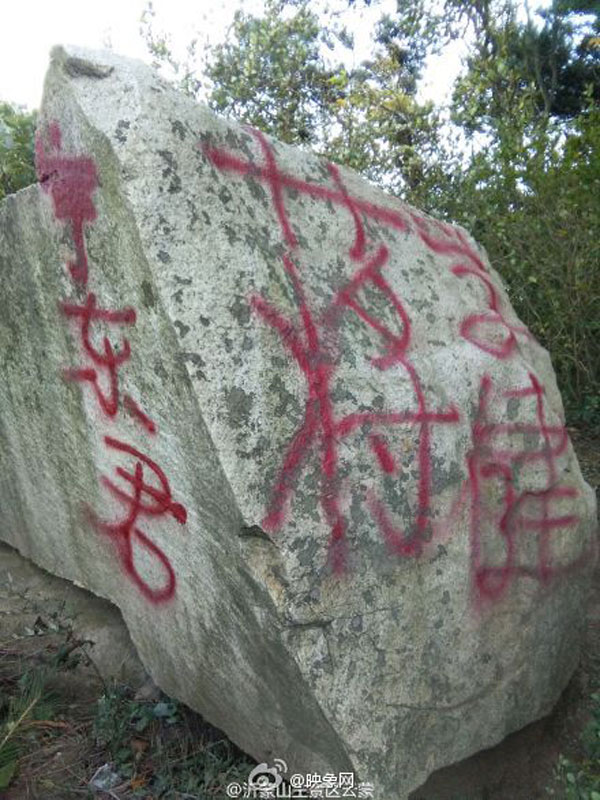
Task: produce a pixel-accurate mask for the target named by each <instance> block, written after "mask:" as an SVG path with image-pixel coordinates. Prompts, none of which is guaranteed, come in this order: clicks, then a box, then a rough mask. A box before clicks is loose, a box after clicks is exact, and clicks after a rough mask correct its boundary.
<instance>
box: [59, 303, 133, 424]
mask: <svg viewBox="0 0 600 800" xmlns="http://www.w3.org/2000/svg"><path fill="white" fill-rule="evenodd" d="M60 308H61V310H62V313H63V314H64V315H65V316H66V317H69V318H71V319H76V320H78V321H79V322H80V334H81V343H82V345H83V349H84V351H85V353H86V354H87V355H88V356H89V358H90V359H91V360H92V362H93V363H94V364H95V366H96V367H97V368H98V369H100V370H104V371H105V372H106V373H107V375H108V383H109V387H110V389H109V393H108V394H106V393H105V392H104V391H103V390H102V389H101V387H100V383H99V376H98V369H90V368H83V369H68V370H65V372H64V376H65V378H66V379H67V380H71V381H83V382H89V383H91V384H92V385H93V387H94V391H95V393H96V397H97V398H98V402H99V403H100V407H101V408H102V410H103V411H104V413H105V414H107V416H109V417H114V416H116V414H117V411H118V409H119V378H118V371H119V367H120V366H121V365H122V364H123V363H124V362H125V361H127V360H128V359H129V358H130V356H131V347H130V345H129V341H128V340H127V339H123V342H122V347H121V351H120V352H119V353H115V351H114V350H113V347H112V345H111V343H110V341H109V339H108V337H107V336H105V337H104V339H103V352H100V351H98V350H97V349H96V348H95V347H94V345H93V344H92V341H91V338H90V326H91V323H92V321H95V320H101V321H104V322H106V323H107V324H112V325H117V324H124V325H133V324H134V323H135V320H136V314H135V311H134V309H133V308H125V309H123V310H122V311H111V310H109V309H103V308H98V307H97V305H96V295H95V294H93V293H92V292H89V293H88V296H87V298H86V301H85V304H84V305H82V306H78V305H75V304H73V303H66V302H62V303H61V304H60Z"/></svg>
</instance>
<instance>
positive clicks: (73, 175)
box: [35, 122, 98, 285]
mask: <svg viewBox="0 0 600 800" xmlns="http://www.w3.org/2000/svg"><path fill="white" fill-rule="evenodd" d="M48 139H49V141H50V153H49V154H48V153H47V152H46V150H45V148H44V143H43V142H42V136H41V134H40V133H38V134H37V136H36V141H35V152H36V167H37V176H38V180H39V181H40V183H41V185H42V189H43V190H44V191H45V192H49V193H50V196H51V197H52V203H53V206H54V215H55V217H56V218H57V219H59V220H61V221H63V222H70V223H71V231H72V234H73V243H74V245H75V255H76V258H75V261H73V262H69V270H70V271H71V275H72V276H73V278H74V280H76V281H78V282H80V283H82V284H83V285H85V284H86V283H87V279H88V259H87V252H86V247H85V238H84V232H83V226H84V223H86V222H93V221H94V220H95V219H96V207H95V206H94V202H93V200H92V195H93V193H94V191H95V189H96V187H97V186H98V175H97V172H96V165H95V164H94V161H93V160H92V159H91V158H89V157H88V156H65V155H62V154H61V149H62V148H61V132H60V128H59V126H58V124H57V123H56V122H52V123H50V125H49V126H48Z"/></svg>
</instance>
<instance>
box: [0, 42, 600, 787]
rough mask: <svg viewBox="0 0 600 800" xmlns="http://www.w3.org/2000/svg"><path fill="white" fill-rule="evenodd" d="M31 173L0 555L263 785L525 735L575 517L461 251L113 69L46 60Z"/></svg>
mask: <svg viewBox="0 0 600 800" xmlns="http://www.w3.org/2000/svg"><path fill="white" fill-rule="evenodd" d="M38 174H39V177H40V185H39V186H36V187H31V188H30V189H27V190H25V191H23V192H20V193H19V194H18V195H15V196H13V197H9V198H8V199H7V200H6V201H5V203H4V204H3V206H2V208H1V209H0V237H1V238H0V276H1V277H0V280H1V284H0V348H1V349H0V353H1V355H0V359H1V361H0V365H1V366H0V379H1V383H0V475H1V478H0V508H1V509H2V517H1V520H2V521H1V523H0V536H1V537H2V538H3V539H4V540H5V541H6V542H8V543H10V544H11V545H12V546H14V547H15V548H17V549H18V550H19V551H20V552H22V553H23V554H24V555H26V556H27V557H29V558H31V559H33V560H34V561H35V562H36V563H38V564H40V565H42V566H43V567H44V568H45V569H47V570H49V571H51V572H53V573H55V574H57V575H61V576H63V577H65V578H68V579H70V580H73V581H76V582H77V583H79V584H81V585H82V586H85V587H86V588H88V589H90V590H91V591H93V592H94V593H96V594H98V595H100V596H102V597H106V598H109V599H110V600H111V601H112V602H113V603H115V604H116V605H117V606H118V607H119V608H120V610H121V612H122V614H123V617H124V619H125V622H126V624H127V626H128V629H129V631H130V634H131V637H132V640H133V642H134V644H135V646H136V648H137V650H138V653H139V655H140V658H141V660H142V662H143V663H144V666H145V667H146V669H147V670H148V671H149V673H150V674H151V675H152V677H153V679H154V680H155V681H156V683H157V684H158V685H159V686H160V687H161V688H162V689H164V690H165V691H166V692H167V693H169V694H171V695H173V696H176V697H178V698H180V699H181V700H183V701H185V702H186V703H188V704H189V705H190V706H192V707H193V708H195V709H197V710H199V711H200V712H201V713H202V714H203V715H204V716H205V717H206V718H207V719H208V720H209V721H210V722H212V723H213V724H215V725H216V726H218V727H219V728H221V729H223V730H225V731H226V732H227V734H228V735H229V736H230V737H231V738H232V739H233V740H234V741H235V742H236V743H237V744H238V745H240V746H241V747H242V748H243V749H245V750H246V751H247V752H249V753H250V754H252V755H253V756H254V757H256V758H257V759H258V760H259V761H267V762H269V763H272V762H273V760H274V759H276V758H281V759H283V760H285V761H286V762H287V765H288V768H289V772H290V773H308V772H310V773H322V774H323V773H334V774H337V773H339V772H348V771H352V770H354V771H355V772H356V781H357V782H358V781H360V782H363V783H364V784H365V785H364V786H363V788H362V791H363V795H365V796H366V795H367V794H368V791H369V785H368V784H373V787H374V788H373V796H375V797H378V798H382V799H384V800H389V799H390V798H404V797H406V796H407V794H408V793H409V792H410V791H411V790H412V789H414V788H415V787H417V786H419V785H420V784H421V783H422V782H423V781H424V780H425V779H426V777H427V775H429V774H430V773H431V772H432V771H433V770H435V769H437V768H439V767H441V766H443V765H446V764H449V763H452V762H454V761H457V760H459V759H462V758H464V757H466V756H467V755H469V754H470V753H473V752H475V751H477V750H479V749H481V748H484V747H489V746H491V745H493V744H495V743H496V742H498V741H500V740H501V739H502V738H503V737H504V736H505V735H506V734H507V733H509V732H510V731H513V730H515V729H517V728H519V727H521V726H523V725H525V724H526V723H528V722H530V721H531V720H533V719H536V718H538V717H540V716H541V715H543V714H545V713H547V712H548V711H549V709H550V708H551V706H552V705H553V703H554V702H555V701H556V699H557V697H558V695H559V693H560V692H561V690H562V689H563V688H564V686H565V684H566V683H567V681H568V679H569V677H570V675H571V674H572V671H573V670H574V668H575V666H576V664H577V659H578V648H579V642H580V633H581V623H582V618H581V608H582V602H583V598H584V596H585V593H586V591H587V587H588V585H589V576H590V574H591V566H592V564H593V562H594V559H595V554H596V533H595V529H594V519H595V515H594V509H595V501H594V497H593V493H592V492H591V490H590V489H589V487H588V486H587V485H586V484H585V483H584V481H583V479H582V476H581V473H580V470H579V466H578V464H577V461H576V458H575V455H574V453H573V450H572V448H571V445H570V443H569V441H568V438H567V436H566V432H565V430H564V427H563V410H562V405H561V400H560V396H559V393H558V390H557V387H556V381H555V377H554V373H553V371H552V367H551V364H550V359H549V357H548V354H547V353H546V352H545V351H544V350H543V349H542V348H541V347H540V346H539V344H537V343H536V342H535V341H534V339H533V338H532V337H531V335H530V334H529V333H528V332H527V331H526V329H525V328H524V327H523V326H522V325H521V324H520V323H519V321H518V319H517V318H516V316H515V314H514V311H513V310H512V308H511V306H510V303H509V300H508V297H507V295H506V292H505V290H504V288H503V286H502V284H501V281H500V280H499V278H498V276H497V275H496V274H495V272H494V271H493V270H492V269H491V267H490V265H489V263H488V262H487V259H486V256H485V254H484V253H483V252H482V251H481V250H480V248H479V247H478V246H477V245H476V244H475V243H474V242H473V241H472V239H471V238H470V237H469V236H468V234H467V233H466V232H464V231H463V230H461V229H458V228H452V227H450V226H448V225H443V224H441V223H438V222H435V221H434V220H432V219H430V218H428V217H426V216H424V215H422V214H420V213H418V212H417V211H416V210H415V209H413V208H411V207H409V206H406V205H405V204H403V203H401V202H400V201H398V200H396V199H393V198H391V197H388V196H386V195H385V194H384V193H383V192H381V191H380V190H379V189H377V188H375V187H373V186H371V185H370V184H368V183H366V182H365V181H364V180H362V179H361V178H359V177H358V176H357V175H356V174H354V173H353V172H351V171H349V170H346V169H343V168H341V167H340V168H338V167H334V166H333V165H329V164H327V163H326V162H324V161H323V160H322V159H320V158H318V157H316V156H314V155H312V154H310V153H305V152H301V151H299V150H297V149H294V148H291V147H287V146H284V145H282V144H279V143H276V142H274V141H272V140H270V139H268V137H265V136H262V135H260V134H258V133H257V132H254V131H251V130H247V129H244V128H242V127H240V126H239V125H236V124H233V123H229V122H226V121H224V120H222V119H217V118H215V117H214V116H213V115H212V114H210V113H209V111H208V110H206V109H205V108H203V107H202V106H198V105H196V104H194V103H193V102H191V101H190V100H189V99H188V98H185V97H183V96H181V95H179V94H177V93H176V92H175V91H173V90H172V89H171V88H169V87H168V86H167V85H166V84H165V83H164V82H162V81H161V80H160V79H159V78H158V77H157V76H156V74H154V73H153V72H152V71H151V70H150V69H148V68H147V67H145V66H144V65H142V64H139V63H137V62H133V61H129V60H126V59H122V58H119V57H117V56H115V55H114V54H112V53H89V52H85V51H79V50H76V49H74V48H56V49H55V50H54V51H53V54H52V62H51V66H50V70H49V73H48V76H47V81H46V87H45V93H44V101H43V107H42V112H41V122H40V130H39V138H38ZM350 796H353V795H350ZM356 796H359V795H358V791H357V792H356Z"/></svg>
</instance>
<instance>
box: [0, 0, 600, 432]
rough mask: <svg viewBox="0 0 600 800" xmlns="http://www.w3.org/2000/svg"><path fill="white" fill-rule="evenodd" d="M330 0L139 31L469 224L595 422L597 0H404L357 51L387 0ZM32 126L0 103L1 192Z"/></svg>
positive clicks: (243, 103) (599, 362)
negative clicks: (450, 77) (547, 0)
mask: <svg viewBox="0 0 600 800" xmlns="http://www.w3.org/2000/svg"><path fill="white" fill-rule="evenodd" d="M321 2H326V0H321ZM330 2H331V3H333V5H332V6H330V7H327V6H324V5H319V6H318V11H317V10H315V9H316V8H317V5H318V4H316V3H315V2H314V0H264V5H263V10H262V12H261V13H260V14H258V15H252V14H249V13H244V12H243V11H237V12H236V13H235V15H234V16H233V19H232V22H231V25H230V28H229V33H228V37H227V40H226V42H225V43H223V44H219V45H216V46H212V47H210V46H205V47H204V48H199V46H198V43H197V42H196V41H195V40H191V41H190V43H189V46H188V49H187V57H186V58H185V59H183V60H182V59H180V58H177V57H176V56H175V55H174V53H173V52H172V49H171V46H170V38H169V36H168V34H167V33H164V32H160V31H157V30H156V19H155V15H154V10H153V8H152V4H151V3H148V5H147V7H146V10H145V11H144V15H143V18H142V35H143V36H144V38H145V40H146V43H147V45H148V48H149V50H150V52H151V54H152V55H153V58H154V60H155V63H156V65H157V66H159V67H163V68H164V67H167V68H168V69H169V70H170V72H171V76H172V78H173V80H174V81H175V82H176V83H177V84H178V85H179V87H180V88H181V89H182V90H183V91H185V92H187V93H189V94H191V95H193V96H195V97H197V98H199V99H202V100H205V101H206V102H208V104H209V105H210V107H211V108H212V109H213V110H214V111H216V112H217V113H220V114H227V115H230V116H232V117H234V118H236V119H238V120H241V121H243V122H247V123H250V124H251V125H254V126H255V127H258V128H260V129H261V130H263V131H265V132H267V133H270V134H272V135H273V136H275V137H277V138H278V139H281V140H282V141H285V142H288V143H291V144H295V145H299V146H301V147H310V148H312V149H314V150H316V151H317V152H320V153H322V154H323V155H324V156H325V157H327V158H329V159H332V160H334V161H337V162H340V163H343V164H347V165H349V166H351V167H353V168H354V169H356V170H358V171H359V172H361V173H362V174H363V175H364V176H365V177H367V178H368V179H370V180H372V181H374V182H375V183H377V184H379V185H381V186H383V187H384V188H386V189H387V190H388V191H390V192H392V193H394V194H396V195H398V196H399V197H401V198H403V199H405V200H407V201H409V202H411V203H413V204H415V205H417V206H419V207H420V208H422V209H424V210H425V211H428V212H430V213H432V214H434V215H436V216H438V217H440V218H443V219H446V220H448V221H450V222H455V223H459V224H461V225H463V226H465V227H466V228H467V229H468V230H470V231H471V232H472V234H473V235H474V236H475V238H476V239H477V240H478V241H479V242H481V243H482V244H483V245H484V247H485V248H486V249H487V251H488V254H489V256H490V259H491V262H492V264H493V265H494V266H495V268H496V269H497V270H498V271H499V272H500V274H501V275H502V277H503V279H504V280H505V282H506V283H507V284H508V287H509V291H510V294H511V298H512V301H513V304H514V306H515V308H516V311H517V313H518V314H519V316H520V317H521V318H522V319H523V321H524V322H525V323H526V324H527V325H528V326H529V328H530V329H531V331H532V332H533V333H534V335H535V336H536V337H537V338H538V339H539V340H540V341H541V342H542V344H543V345H544V346H545V347H547V348H548V350H549V351H550V353H551V355H552V358H553V362H554V366H555V368H556V371H557V374H558V379H559V384H560V387H561V390H562V393H563V398H564V400H565V405H566V408H567V415H568V419H569V420H570V421H571V422H583V423H588V424H593V425H600V0H553V2H552V5H550V6H549V7H546V8H544V9H534V8H532V7H530V6H529V4H528V2H527V0H525V2H519V1H518V0H438V1H437V2H432V0H397V8H396V12H395V13H394V14H391V15H388V16H384V15H382V16H381V17H380V19H379V21H378V23H377V24H376V25H375V26H374V28H373V30H372V32H371V42H372V46H371V52H370V55H369V58H368V59H366V60H365V61H364V62H363V63H362V64H360V65H359V66H357V67H352V68H350V67H348V63H350V62H351V59H350V58H347V57H345V56H346V55H351V54H352V51H353V47H354V42H353V39H352V36H351V34H350V33H349V31H348V28H349V27H350V28H351V27H352V26H351V25H349V23H350V21H351V20H352V18H353V15H356V14H357V13H358V11H359V10H360V9H361V7H364V6H365V5H370V6H372V7H373V8H375V9H376V8H377V0H330ZM456 39H461V40H462V41H463V42H464V47H465V50H466V59H465V64H464V67H463V69H462V71H461V73H460V74H459V76H458V78H457V79H456V81H455V84H454V87H453V91H452V95H451V97H450V98H449V103H448V104H447V106H446V107H441V106H440V107H436V106H435V105H434V104H432V103H425V102H421V101H420V100H419V87H420V84H421V81H422V79H423V73H424V68H425V65H426V63H427V59H428V58H429V57H430V56H431V55H433V54H436V53H437V54H440V53H441V54H443V53H444V52H445V48H447V47H448V46H449V45H450V44H451V43H452V42H453V41H454V40H456ZM34 127H35V115H31V114H27V113H24V112H22V111H21V110H19V109H17V108H14V107H12V106H10V105H8V104H6V103H0V199H1V198H2V197H3V196H4V195H5V194H8V193H10V192H13V191H16V190H17V189H19V188H21V187H22V186H24V185H27V184H28V183H30V182H32V181H33V180H34V179H35V178H34V171H33V158H32V152H33V149H32V141H33V131H34Z"/></svg>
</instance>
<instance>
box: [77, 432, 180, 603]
mask: <svg viewBox="0 0 600 800" xmlns="http://www.w3.org/2000/svg"><path fill="white" fill-rule="evenodd" d="M104 441H105V443H106V445H107V447H109V448H111V449H113V450H116V451H118V452H121V453H126V454H127V455H130V456H132V457H133V458H134V459H136V464H135V469H134V472H133V473H131V472H127V471H126V470H124V469H123V468H122V467H117V468H116V470H115V471H116V473H117V475H118V476H119V477H120V478H121V479H122V480H124V481H125V482H126V483H128V484H129V489H130V493H128V492H126V491H123V489H121V488H120V487H119V486H117V484H116V483H114V482H113V481H112V480H110V479H109V478H107V477H106V476H103V478H102V483H103V484H104V485H105V486H106V487H107V488H108V489H109V490H110V491H111V492H112V494H113V495H114V496H115V497H116V498H118V499H119V500H120V501H121V502H122V503H123V504H124V505H125V506H128V512H127V515H126V516H125V517H124V519H123V520H121V521H120V522H105V521H102V520H100V519H99V518H98V517H97V516H96V514H95V513H94V512H92V511H89V512H88V513H89V517H90V520H91V522H92V524H93V525H94V527H95V528H96V530H98V531H99V532H100V533H103V534H106V535H108V536H110V537H111V538H112V539H113V541H114V542H115V544H116V546H117V550H118V553H119V557H120V560H121V563H122V565H123V567H124V569H125V571H126V573H127V574H128V575H129V577H130V578H131V580H132V581H133V582H134V583H135V584H136V586H137V587H138V589H139V590H140V591H141V593H142V594H143V595H144V597H146V599H147V600H149V601H150V602H152V603H163V602H166V601H168V600H170V599H171V598H172V597H173V595H174V594H175V588H176V578H175V572H174V570H173V567H172V566H171V562H170V561H169V559H168V558H167V556H166V555H165V553H164V552H163V551H162V550H161V549H160V547H158V546H157V545H156V544H154V542H152V541H151V539H150V538H149V537H148V536H147V535H146V534H145V533H144V531H142V530H141V529H140V528H139V527H138V526H137V520H138V517H140V516H144V515H145V516H151V517H161V516H165V515H169V514H170V515H171V516H172V517H173V518H174V519H175V520H176V521H177V522H178V523H179V524H180V525H184V524H185V522H186V520H187V511H186V510H185V508H184V507H183V506H182V505H181V504H180V503H176V502H174V501H173V497H172V494H171V488H170V486H169V482H168V480H167V477H166V475H165V473H164V472H163V471H162V469H161V468H160V467H159V466H158V464H157V463H156V462H154V461H152V459H150V458H149V457H148V456H146V455H144V454H143V453H141V452H140V451H139V450H137V449H136V448H135V447H132V446H131V445H128V444H126V443H125V442H121V441H119V440H118V439H114V438H112V437H110V436H105V437H104ZM145 467H147V468H148V469H149V470H150V471H151V472H152V473H153V474H154V476H155V478H156V479H157V480H158V485H152V484H149V483H146V481H145V480H144V468H145ZM144 496H147V497H148V498H149V501H148V502H145V501H144ZM134 539H135V541H136V543H137V545H138V546H139V547H140V548H141V549H142V550H145V551H146V552H147V553H148V554H149V555H150V556H152V557H153V558H154V560H155V561H156V562H158V564H159V566H160V569H161V571H162V573H163V576H164V582H163V584H162V585H161V586H158V587H155V586H152V585H150V583H148V581H147V580H146V579H145V578H144V577H143V576H142V575H141V574H140V573H139V571H138V568H137V566H136V563H135V559H134V553H133V543H134Z"/></svg>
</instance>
